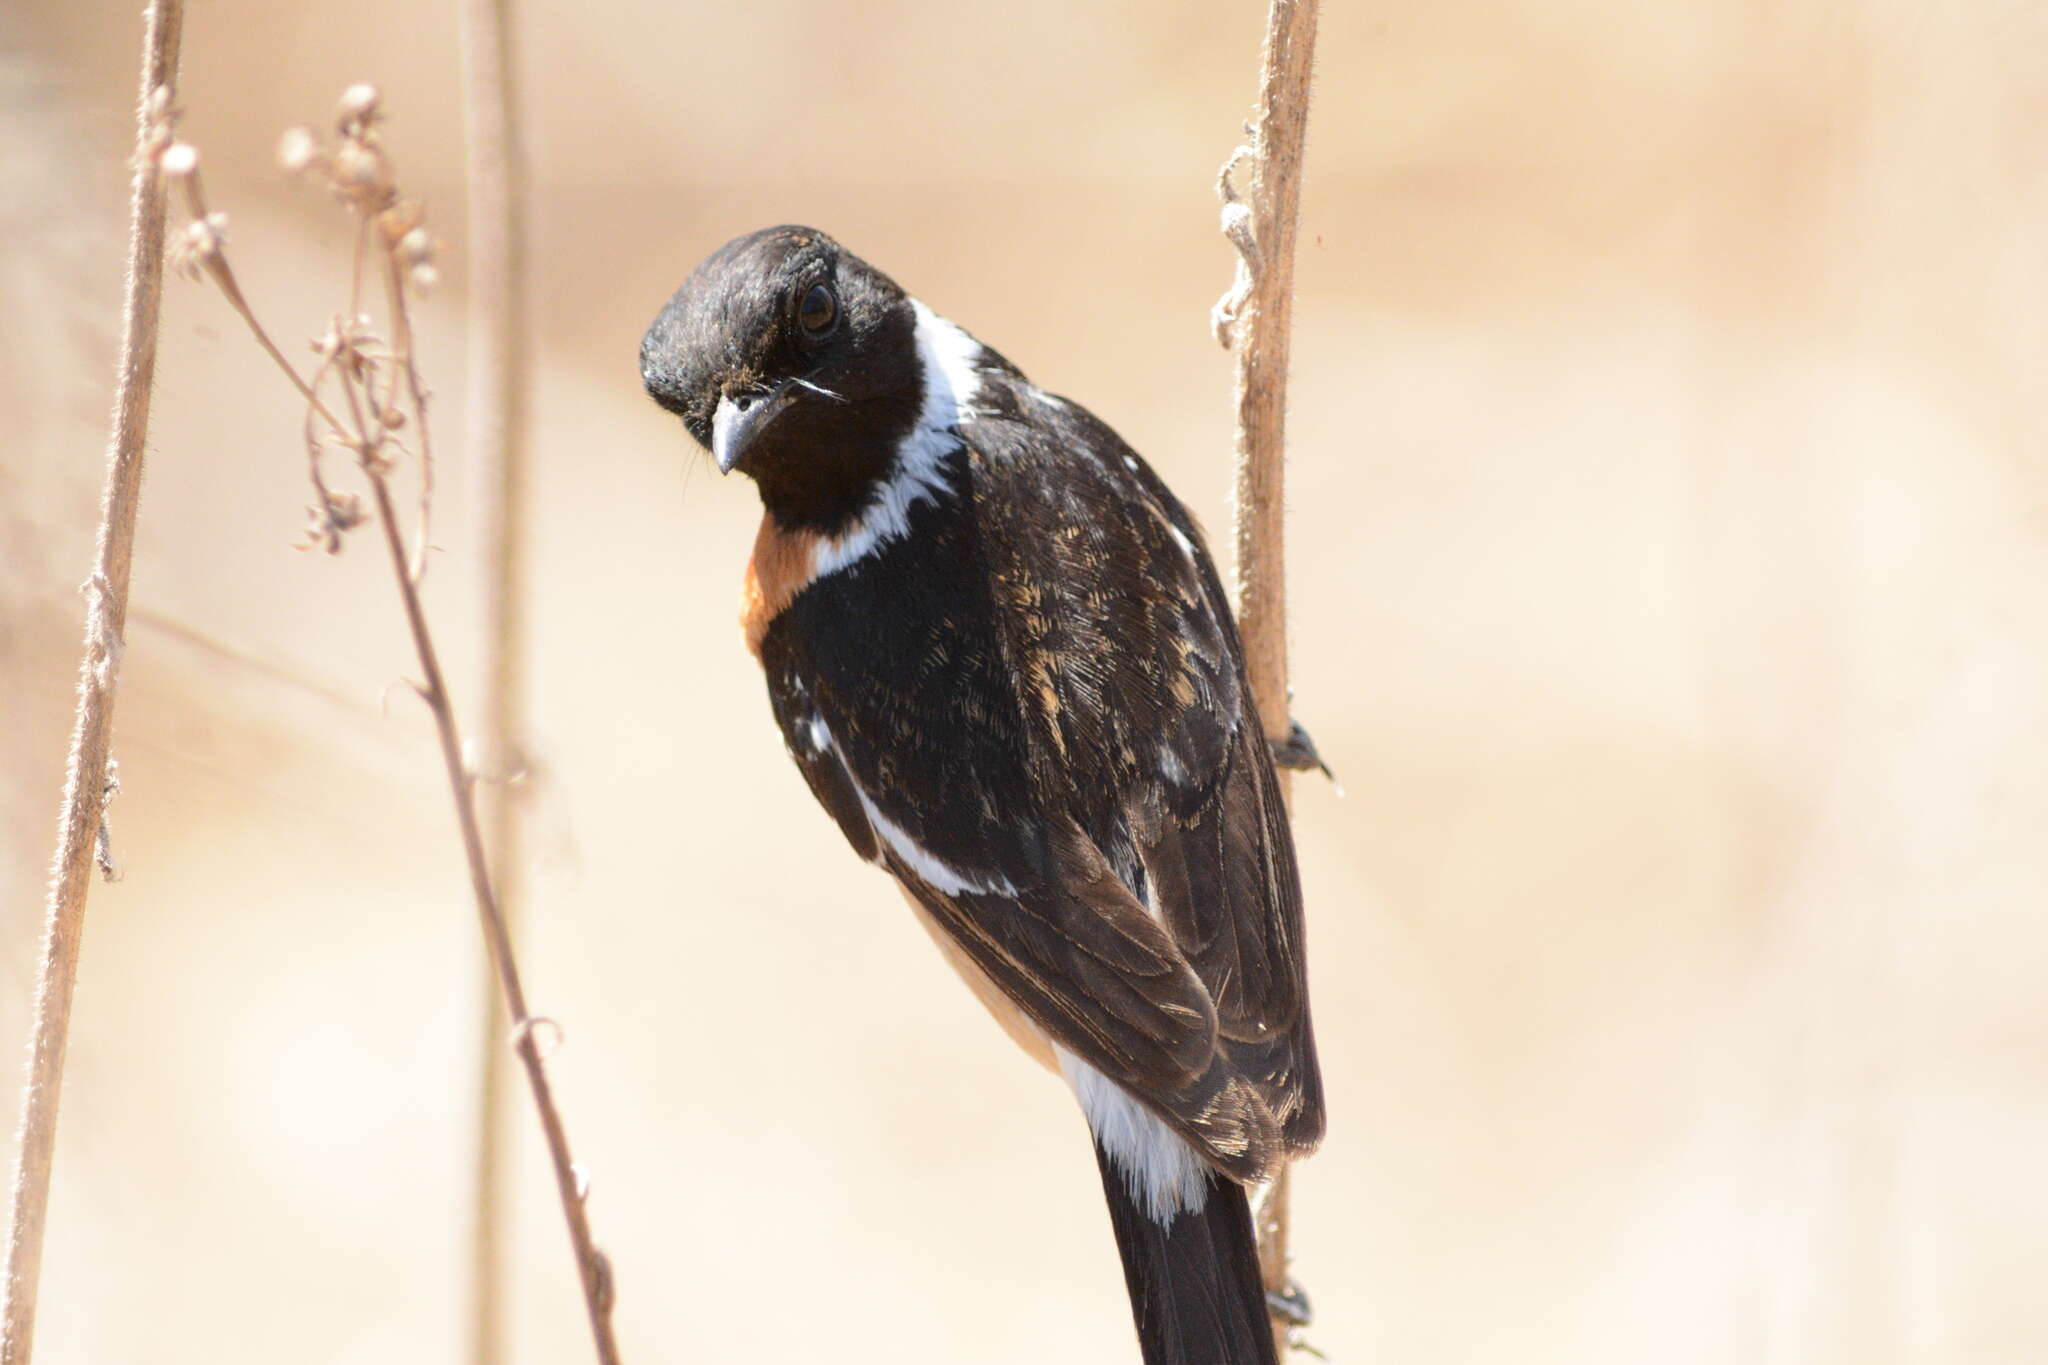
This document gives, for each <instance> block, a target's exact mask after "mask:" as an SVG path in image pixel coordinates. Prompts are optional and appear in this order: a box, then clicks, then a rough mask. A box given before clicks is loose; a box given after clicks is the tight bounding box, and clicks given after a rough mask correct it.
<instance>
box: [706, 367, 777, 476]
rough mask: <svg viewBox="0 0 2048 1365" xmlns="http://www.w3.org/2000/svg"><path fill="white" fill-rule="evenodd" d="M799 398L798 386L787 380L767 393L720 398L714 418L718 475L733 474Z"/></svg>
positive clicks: (713, 451) (713, 443)
mask: <svg viewBox="0 0 2048 1365" xmlns="http://www.w3.org/2000/svg"><path fill="white" fill-rule="evenodd" d="M796 398H797V386H796V385H795V384H793V383H791V382H790V381H789V380H787V379H785V380H783V381H782V382H781V383H779V384H776V385H774V386H773V387H771V388H769V389H767V390H765V391H763V390H756V391H754V392H751V393H727V394H722V395H720V396H719V399H718V409H717V411H715V412H713V413H712V414H711V458H712V459H714V460H717V461H718V472H719V473H721V474H730V473H732V471H733V470H734V469H735V468H737V467H738V466H739V464H740V462H741V461H742V460H744V459H746V458H747V451H748V449H749V448H750V447H752V446H753V444H754V442H756V441H758V440H759V439H760V438H761V433H762V432H764V431H766V430H767V429H768V426H769V424H770V423H771V422H773V421H774V420H775V419H776V418H777V417H780V416H781V415H782V412H783V409H785V408H787V407H788V406H789V405H790V404H791V403H794V402H795V401H796Z"/></svg>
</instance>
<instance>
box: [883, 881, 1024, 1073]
mask: <svg viewBox="0 0 2048 1365" xmlns="http://www.w3.org/2000/svg"><path fill="white" fill-rule="evenodd" d="M903 899H904V900H905V901H906V902H908V903H909V905H910V908H911V909H912V910H914V911H915V912H916V913H917V922H918V923H919V924H922V925H923V926H924V931H925V932H926V933H927V934H930V935H931V936H932V942H933V943H935V944H937V945H938V949H939V955H940V956H942V957H944V958H945V959H946V962H947V963H948V964H949V965H950V966H951V967H952V968H953V970H954V971H956V972H958V973H959V974H960V979H961V980H962V981H965V982H966V983H967V989H969V990H971V991H973V992H974V995H975V998H976V999H978V1000H980V1001H981V1003H982V1005H983V1007H984V1008H986V1009H987V1010H988V1012H989V1013H990V1014H992V1015H994V1016H995V1020H996V1022H997V1023H998V1024H1001V1025H1002V1026H1003V1032H1005V1033H1007V1034H1009V1035H1010V1041H1011V1042H1013V1043H1015V1044H1016V1045H1017V1046H1018V1047H1021V1048H1023V1049H1024V1051H1025V1052H1027V1053H1029V1054H1030V1056H1031V1057H1032V1059H1033V1060H1035V1061H1036V1062H1037V1063H1038V1064H1039V1065H1040V1066H1043V1067H1044V1068H1045V1069H1046V1070H1048V1071H1050V1072H1052V1073H1054V1074H1055V1075H1057V1074H1059V1069H1060V1068H1059V1063H1058V1062H1057V1061H1055V1060H1054V1059H1053V1053H1052V1040H1051V1039H1050V1038H1048V1037H1046V1035H1045V1030H1044V1029H1042V1028H1040V1027H1039V1026H1038V1025H1037V1024H1035V1023H1033V1022H1032V1021H1031V1018H1030V1016H1029V1015H1027V1014H1025V1013H1024V1011H1023V1010H1021V1009H1019V1008H1017V1002H1016V1001H1014V1000H1012V999H1010V997H1009V996H1007V995H1005V994H1003V989H1002V987H1000V986H998V985H996V983H995V982H993V981H991V980H990V979H989V975H988V973H987V972H985V971H983V970H982V969H981V968H980V967H978V966H976V965H975V964H974V960H973V959H972V958H970V957H968V956H967V954H966V953H965V952H963V951H962V950H961V948H960V945H959V944H957V943H955V942H954V941H953V936H952V935H951V934H949V933H947V932H946V931H945V930H944V929H942V928H940V927H939V923H938V921H937V920H934V919H933V918H932V917H931V914H930V912H928V911H927V910H926V909H925V908H924V907H923V906H922V905H919V904H918V903H917V898H916V897H915V896H913V895H911V894H910V893H909V892H908V891H904V893H903Z"/></svg>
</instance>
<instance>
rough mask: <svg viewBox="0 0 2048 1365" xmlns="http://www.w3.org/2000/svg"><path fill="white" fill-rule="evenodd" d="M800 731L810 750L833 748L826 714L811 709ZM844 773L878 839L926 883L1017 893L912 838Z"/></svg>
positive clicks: (949, 889)
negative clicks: (971, 872) (975, 874)
mask: <svg viewBox="0 0 2048 1365" xmlns="http://www.w3.org/2000/svg"><path fill="white" fill-rule="evenodd" d="M801 733H802V734H803V737H804V738H805V739H806V740H808V741H809V742H810V744H811V745H812V752H813V753H819V754H822V753H825V752H826V751H828V750H832V749H833V747H834V746H833V743H832V730H831V728H830V727H829V726H827V725H826V724H825V718H824V717H823V716H821V715H818V714H816V713H815V712H814V713H812V715H811V718H810V719H809V720H808V721H805V722H804V725H803V730H802V732H801ZM834 757H837V758H839V760H840V762H841V763H842V764H843V763H844V762H845V761H846V760H845V759H844V757H843V756H840V755H838V754H837V753H836V752H835V753H834ZM847 776H848V778H850V779H852V780H853V794H854V795H855V796H858V797H859V798H860V808H861V811H862V812H863V813H864V814H865V815H866V816H867V817H868V824H869V826H871V827H872V828H873V829H874V831H875V833H876V835H877V836H879V837H880V839H881V841H882V842H883V843H885V844H887V845H888V846H889V850H890V852H892V853H894V854H895V855H896V856H897V857H898V858H900V859H902V860H903V862H904V864H905V865H906V866H907V867H909V868H910V870H911V871H913V872H915V873H916V874H917V875H918V878H919V879H920V880H922V881H923V882H924V884H925V885H926V886H929V887H931V888H932V890H934V891H938V892H941V893H943V894H945V895H948V896H958V895H962V894H970V895H977V896H1014V895H1016V894H1017V888H1016V887H1014V886H1012V885H1011V884H1010V883H1009V881H1008V880H1007V879H1005V878H1003V877H993V878H990V879H988V880H986V881H984V880H982V879H980V878H976V877H970V876H968V875H967V874H966V873H965V872H962V871H961V870H960V869H959V868H957V867H954V866H953V865H952V864H951V863H949V862H947V861H945V860H944V859H943V858H940V857H939V856H938V855H936V854H934V853H932V852H931V851H930V850H929V849H927V848H925V847H924V846H923V845H922V844H920V843H918V842H917V840H915V839H913V838H911V837H910V834H909V831H907V830H905V829H904V828H903V827H902V826H901V825H899V824H897V823H896V822H895V821H894V820H891V819H890V818H889V817H888V816H886V815H884V814H882V812H881V811H880V810H879V809H877V808H876V806H875V803H874V802H873V801H872V800H870V799H869V797H868V794H867V793H866V792H865V791H863V790H862V789H861V785H860V781H859V779H857V778H854V777H853V770H852V769H850V768H849V769H847Z"/></svg>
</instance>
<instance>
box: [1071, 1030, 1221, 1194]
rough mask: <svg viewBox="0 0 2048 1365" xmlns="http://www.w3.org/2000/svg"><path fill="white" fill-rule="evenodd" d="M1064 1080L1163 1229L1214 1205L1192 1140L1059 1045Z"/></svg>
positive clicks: (1206, 1173)
mask: <svg viewBox="0 0 2048 1365" xmlns="http://www.w3.org/2000/svg"><path fill="white" fill-rule="evenodd" d="M1052 1050H1053V1055H1054V1056H1056V1057H1058V1058H1059V1063H1060V1074H1061V1075H1063V1076H1065V1077H1066V1078H1067V1084H1068V1085H1069V1086H1071V1087H1073V1091H1074V1097H1075V1098H1076V1099H1078V1100H1080V1101H1081V1112H1082V1113H1083V1114H1086V1115H1087V1116H1088V1127H1089V1130H1090V1131H1091V1132H1093V1133H1094V1134H1095V1140H1096V1142H1098V1143H1100V1144H1101V1146H1102V1150H1103V1151H1105V1152H1107V1153H1109V1159H1110V1162H1111V1164H1113V1165H1114V1166H1115V1167H1116V1168H1117V1170H1118V1171H1120V1172H1122V1173H1123V1177H1124V1186H1125V1188H1127V1189H1128V1190H1130V1192H1131V1198H1133V1199H1135V1200H1136V1201H1137V1202H1138V1206H1139V1207H1140V1208H1142V1209H1144V1210H1145V1216H1146V1217H1147V1218H1150V1219H1151V1220H1152V1221H1153V1222H1155V1223H1158V1224H1160V1225H1162V1226H1163V1225H1165V1224H1167V1223H1171V1222H1172V1221H1173V1220H1174V1218H1175V1217H1176V1216H1177V1215H1179V1214H1181V1213H1183V1212H1186V1213H1200V1212H1201V1211H1202V1209H1203V1207H1204V1206H1205V1205H1207V1204H1208V1202H1209V1167H1208V1163H1207V1162H1205V1161H1203V1160H1202V1158H1201V1156H1200V1155H1199V1154H1198V1153H1197V1152H1196V1151H1195V1149H1194V1148H1193V1147H1192V1146H1191V1145H1189V1143H1188V1140H1187V1139H1186V1138H1184V1137H1182V1136H1181V1135H1180V1134H1179V1133H1176V1132H1174V1131H1173V1129H1172V1128H1170V1127H1168V1126H1167V1123H1166V1120H1165V1119H1162V1118H1160V1117H1159V1115H1157V1114H1155V1113H1153V1112H1152V1111H1151V1110H1150V1109H1147V1108H1146V1107H1145V1106H1144V1105H1142V1104H1140V1103H1138V1101H1137V1100H1136V1099H1134V1098H1132V1096H1131V1092H1130V1091H1128V1090H1126V1089H1124V1088H1123V1087H1122V1086H1120V1085H1118V1084H1117V1083H1116V1082H1115V1081H1112V1080H1111V1079H1110V1078H1109V1077H1107V1076H1105V1075H1103V1074H1102V1073H1101V1072H1100V1071H1097V1070H1096V1069H1095V1068H1094V1067H1092V1066H1090V1065H1089V1064H1088V1063H1086V1062H1084V1061H1082V1060H1081V1059H1080V1058H1079V1057H1076V1056H1075V1055H1074V1054H1073V1053H1071V1052H1069V1051H1067V1050H1066V1049H1065V1048H1063V1047H1061V1046H1060V1045H1059V1044H1058V1043H1054V1044H1053V1047H1052Z"/></svg>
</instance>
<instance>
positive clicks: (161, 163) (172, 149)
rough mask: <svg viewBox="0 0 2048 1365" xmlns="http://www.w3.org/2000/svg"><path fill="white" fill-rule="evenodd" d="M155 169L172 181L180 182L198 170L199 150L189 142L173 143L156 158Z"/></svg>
mask: <svg viewBox="0 0 2048 1365" xmlns="http://www.w3.org/2000/svg"><path fill="white" fill-rule="evenodd" d="M156 164H157V169H159V170H161V171H162V172H163V173H164V174H165V175H166V176H169V177H170V178H171V179H173V180H182V179H184V178H185V177H186V176H188V175H190V174H192V172H194V171H196V170H198V169H199V149H198V148H197V147H194V146H193V145H192V144H191V143H189V142H173V143H172V144H171V145H170V146H168V147H166V148H164V150H163V153H162V155H160V156H158V157H157V161H156Z"/></svg>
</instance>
